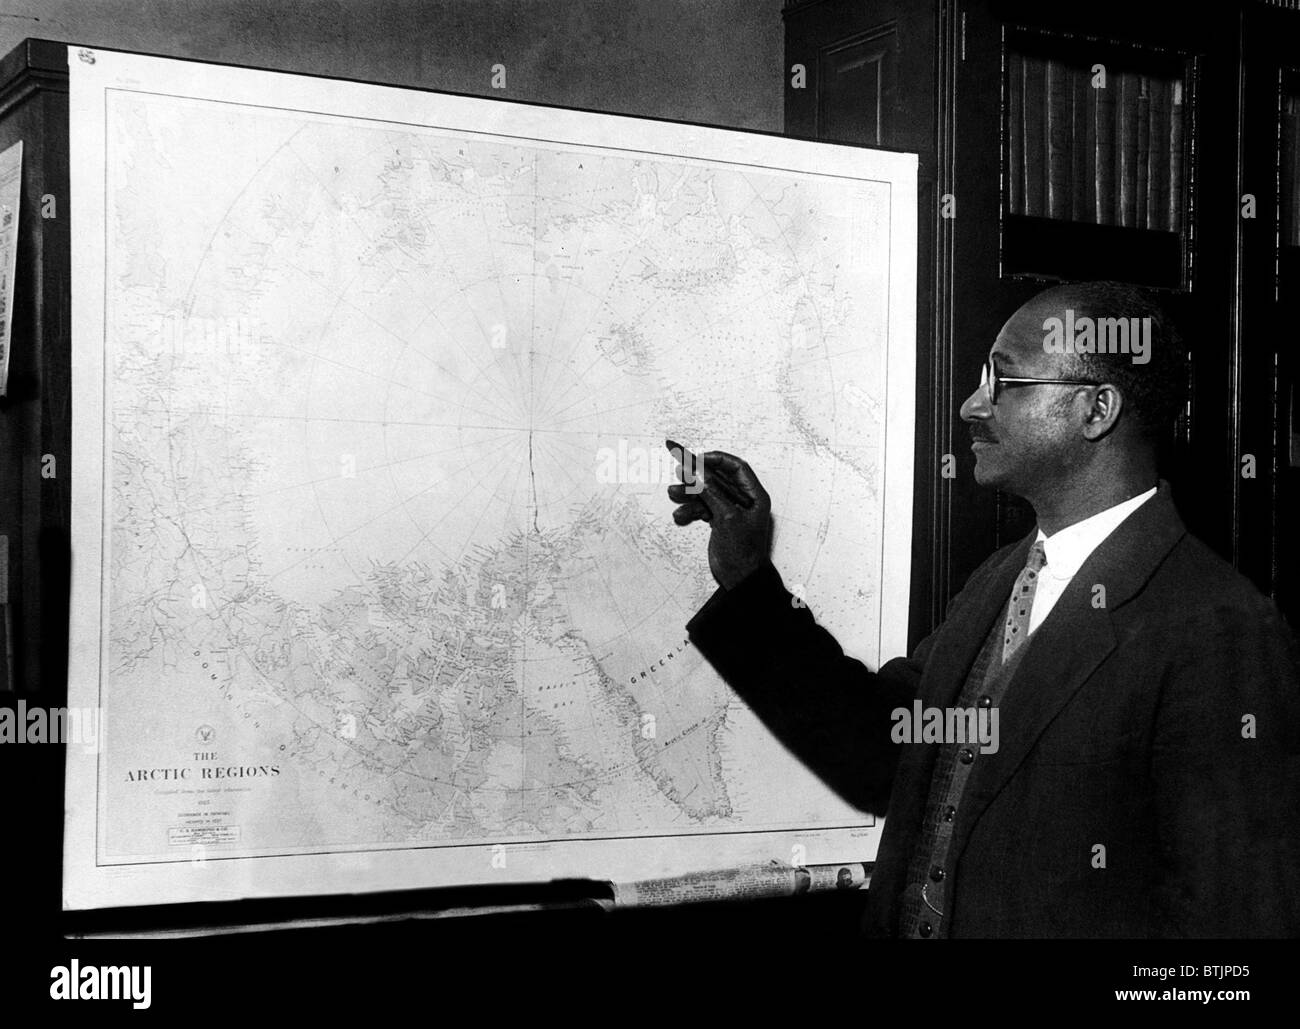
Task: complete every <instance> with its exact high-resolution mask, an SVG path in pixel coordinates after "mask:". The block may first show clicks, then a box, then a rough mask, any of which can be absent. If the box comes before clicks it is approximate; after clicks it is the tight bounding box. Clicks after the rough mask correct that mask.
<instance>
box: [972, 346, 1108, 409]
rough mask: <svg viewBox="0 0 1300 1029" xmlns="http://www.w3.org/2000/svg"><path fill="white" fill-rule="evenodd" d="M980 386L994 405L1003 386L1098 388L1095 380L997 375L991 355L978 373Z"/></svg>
mask: <svg viewBox="0 0 1300 1029" xmlns="http://www.w3.org/2000/svg"><path fill="white" fill-rule="evenodd" d="M980 385H981V386H983V387H984V392H985V393H986V394H987V396H988V398H989V403H990V404H996V403H997V402H998V397H999V396H1001V394H1002V389H1003V387H1005V386H1100V385H1101V383H1100V382H1098V381H1096V380H1095V379H1031V378H1024V377H1017V376H1011V375H999V374H998V368H997V365H995V364H994V363H993V357H992V355H989V359H988V360H987V361H985V362H984V369H983V371H982V372H981V373H980Z"/></svg>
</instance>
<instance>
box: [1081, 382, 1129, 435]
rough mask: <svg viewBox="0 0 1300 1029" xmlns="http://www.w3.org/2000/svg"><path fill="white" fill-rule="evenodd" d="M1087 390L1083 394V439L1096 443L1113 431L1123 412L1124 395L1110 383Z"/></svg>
mask: <svg viewBox="0 0 1300 1029" xmlns="http://www.w3.org/2000/svg"><path fill="white" fill-rule="evenodd" d="M1088 389H1089V391H1088V392H1086V393H1084V394H1083V402H1084V404H1086V405H1087V408H1086V410H1085V412H1084V420H1083V436H1084V439H1088V440H1092V441H1093V442H1096V441H1097V440H1100V439H1103V438H1105V437H1106V436H1108V435H1110V433H1112V432H1114V431H1115V427H1116V426H1117V425H1118V424H1119V419H1120V415H1121V414H1122V413H1123V410H1124V395H1123V394H1122V393H1120V391H1119V387H1118V386H1116V385H1115V384H1114V383H1110V382H1104V383H1102V384H1101V385H1100V386H1090V387H1089V388H1088Z"/></svg>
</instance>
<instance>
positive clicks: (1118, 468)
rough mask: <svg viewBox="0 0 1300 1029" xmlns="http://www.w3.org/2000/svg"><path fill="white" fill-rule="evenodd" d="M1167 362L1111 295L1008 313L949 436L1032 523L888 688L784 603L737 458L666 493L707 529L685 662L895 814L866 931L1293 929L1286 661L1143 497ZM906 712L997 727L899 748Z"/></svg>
mask: <svg viewBox="0 0 1300 1029" xmlns="http://www.w3.org/2000/svg"><path fill="white" fill-rule="evenodd" d="M1100 318H1124V319H1134V318H1136V319H1138V321H1137V322H1132V321H1129V322H1127V323H1126V324H1127V325H1128V326H1129V327H1133V328H1137V329H1138V330H1139V331H1140V332H1142V333H1143V335H1142V337H1141V338H1136V337H1135V338H1132V339H1130V341H1129V342H1130V346H1128V347H1126V348H1124V350H1122V351H1121V350H1120V349H1119V345H1118V338H1117V337H1116V336H1114V335H1113V334H1112V336H1111V337H1110V339H1109V340H1108V342H1109V344H1110V347H1111V349H1110V350H1109V351H1108V352H1104V353H1078V352H1072V350H1073V349H1074V348H1072V347H1071V345H1070V343H1071V340H1064V339H1063V338H1062V332H1061V331H1060V330H1061V326H1064V325H1067V324H1069V325H1072V326H1073V327H1074V330H1075V332H1076V333H1077V332H1079V331H1080V330H1079V328H1078V327H1079V326H1081V325H1086V324H1088V323H1087V322H1086V321H1085V319H1092V320H1093V321H1092V326H1093V328H1094V332H1095V330H1096V329H1097V328H1099V327H1100V325H1101V323H1099V322H1098V321H1097V319H1100ZM1053 319H1057V320H1059V321H1053ZM1143 319H1147V320H1145V321H1144V320H1143ZM1117 327H1118V323H1109V328H1111V329H1115V328H1117ZM1093 339H1094V343H1093V344H1092V346H1097V345H1099V344H1100V345H1103V346H1104V345H1105V344H1106V342H1107V341H1102V340H1100V339H1097V337H1096V335H1095V334H1094V337H1093ZM1083 340H1084V337H1083V336H1082V335H1080V336H1079V342H1080V343H1082V342H1083ZM1138 344H1143V345H1144V346H1143V349H1141V350H1139V349H1138ZM1182 368H1183V361H1182V353H1181V348H1180V346H1179V344H1178V342H1177V337H1176V335H1175V334H1174V333H1173V332H1172V329H1171V328H1170V327H1169V326H1168V325H1167V323H1166V321H1165V319H1164V317H1163V315H1162V313H1161V312H1160V310H1159V309H1158V308H1156V307H1154V306H1153V305H1152V304H1151V303H1150V302H1149V301H1147V300H1146V299H1145V298H1144V297H1143V296H1142V295H1141V294H1139V293H1138V292H1137V291H1135V290H1132V289H1130V288H1128V287H1124V286H1120V285H1118V284H1114V283H1089V284H1080V285H1075V286H1061V287H1056V288H1053V289H1049V290H1047V291H1046V292H1044V293H1042V294H1040V295H1039V296H1037V297H1035V298H1034V299H1033V300H1031V301H1030V302H1029V303H1027V304H1025V305H1024V306H1023V307H1022V308H1020V309H1019V310H1018V311H1016V313H1015V314H1014V315H1012V317H1011V318H1010V320H1008V321H1007V323H1006V325H1005V326H1003V328H1002V331H1001V332H1000V333H999V334H998V337H997V340H996V341H995V343H994V344H993V347H992V350H991V351H990V354H989V360H988V363H987V364H986V366H985V370H984V379H983V381H982V382H981V384H980V386H979V387H978V388H977V389H976V390H975V391H974V392H973V393H971V395H970V396H969V397H968V398H967V399H966V401H965V403H964V404H963V405H962V409H961V416H962V419H963V420H964V421H965V422H966V423H967V424H968V425H969V427H970V431H971V436H972V439H973V443H972V448H973V450H974V453H975V458H976V467H975V476H976V480H977V481H978V482H979V483H980V484H982V485H985V486H995V487H998V488H1000V489H1003V490H1006V491H1008V492H1010V493H1014V494H1016V495H1018V496H1021V497H1024V498H1025V499H1026V500H1027V501H1029V503H1030V504H1032V505H1033V507H1034V510H1035V513H1036V514H1037V517H1038V526H1037V528H1036V529H1035V530H1034V531H1033V532H1032V533H1030V535H1029V536H1027V537H1026V538H1025V539H1023V540H1021V541H1020V542H1018V543H1014V544H1012V545H1010V546H1007V547H1004V548H1003V549H1001V550H999V551H998V552H997V553H995V554H994V555H993V556H992V557H990V558H989V559H988V560H987V561H985V562H984V564H983V565H981V566H980V568H979V569H977V570H976V571H975V573H974V574H973V575H972V576H971V578H970V580H969V581H968V582H967V584H966V586H965V588H964V589H963V590H962V591H961V592H960V593H959V594H958V595H957V597H956V598H954V599H953V601H952V602H951V604H950V605H949V607H948V611H947V614H946V617H945V620H944V622H943V624H942V625H941V626H940V627H939V628H938V629H937V630H936V631H935V632H934V633H933V634H931V635H930V636H929V637H927V638H926V639H925V640H924V641H923V642H922V643H921V644H920V645H919V646H918V647H917V648H916V650H915V652H914V653H913V654H912V655H911V657H909V658H896V659H894V660H892V661H890V662H888V663H887V664H885V665H883V666H882V667H881V668H880V670H879V672H878V673H872V672H871V671H869V670H868V669H867V668H865V667H864V666H863V665H862V664H860V663H859V662H857V661H855V660H853V659H851V658H849V657H846V656H845V655H844V654H843V652H842V651H841V649H840V647H839V645H838V644H837V643H836V642H835V640H834V639H833V638H832V637H831V636H830V634H829V633H827V632H826V631H825V630H824V629H822V628H820V627H819V626H817V624H816V622H815V620H814V617H813V614H812V612H811V611H810V610H809V609H807V608H806V607H804V606H803V605H800V604H796V603H792V600H791V597H790V595H789V593H788V592H787V591H786V590H785V588H784V586H783V584H782V581H781V577H780V575H779V573H778V572H777V571H776V569H775V568H774V567H773V566H772V563H771V560H770V548H771V538H772V517H771V506H770V499H769V497H768V495H767V493H766V492H765V491H764V489H763V487H762V485H761V484H760V483H759V481H758V478H757V477H756V476H755V474H754V472H753V471H752V470H751V469H750V468H749V466H748V465H747V464H745V462H743V461H742V460H740V459H739V458H736V457H733V456H731V455H728V454H723V453H720V452H712V453H708V454H704V455H702V457H701V459H702V462H703V475H702V476H701V481H700V482H698V483H694V484H693V485H692V487H691V490H690V491H688V489H687V486H685V485H681V484H678V485H674V486H671V487H669V490H668V492H669V497H670V499H672V500H673V501H674V502H676V503H678V504H679V505H680V506H679V507H678V508H677V510H676V511H674V519H675V521H676V522H677V523H678V524H679V525H687V524H689V523H691V522H693V521H696V520H703V521H706V522H707V523H708V525H709V527H710V534H709V549H708V554H709V566H710V568H711V570H712V572H713V574H714V577H715V578H716V579H717V581H718V583H719V586H720V588H719V589H718V591H717V592H716V593H715V594H714V596H713V597H712V598H711V599H710V600H709V602H708V603H707V604H706V605H705V606H704V607H703V608H702V609H701V610H700V612H699V613H698V614H696V616H695V617H694V618H693V619H692V620H691V621H690V623H689V624H688V626H687V629H688V631H689V633H690V636H691V641H692V642H693V643H694V644H695V645H696V646H697V647H698V648H699V649H700V652H701V653H702V654H703V655H704V656H705V657H706V658H707V659H708V660H709V661H710V662H711V663H712V664H713V665H714V667H715V668H717V669H718V671H719V672H720V673H721V674H722V675H723V677H724V678H725V679H726V680H727V681H728V682H729V683H730V684H731V685H732V687H733V688H734V689H736V690H737V691H738V692H739V693H740V694H741V695H742V696H743V697H744V699H745V700H746V701H747V702H748V703H749V704H750V706H751V707H752V708H753V709H754V710H755V712H756V713H757V714H758V715H759V716H760V717H761V718H762V719H763V720H764V722H765V723H766V724H767V725H768V726H770V727H771V728H772V729H773V730H774V731H775V732H776V733H777V734H778V735H779V736H780V737H781V738H782V739H783V741H784V742H785V743H786V745H787V746H789V747H790V748H791V749H792V750H793V751H794V752H795V753H796V754H798V755H799V756H800V757H801V758H802V759H803V760H804V761H805V762H806V763H807V764H808V765H809V766H810V767H811V768H813V769H814V770H815V771H816V772H817V773H818V774H819V775H820V776H821V777H822V778H823V779H824V780H825V781H826V782H827V783H829V784H830V785H831V786H832V787H834V788H835V789H836V790H837V791H839V792H840V793H841V794H842V795H843V796H845V797H846V798H848V799H850V800H851V801H853V802H854V803H856V804H857V805H859V806H860V807H862V808H863V809H865V810H870V811H873V812H876V813H886V820H885V828H884V831H883V834H882V838H881V842H880V850H879V853H878V856H877V862H876V867H875V872H874V875H873V878H872V883H871V887H870V892H869V899H868V907H867V912H866V916H865V919H864V929H865V930H866V931H867V932H868V933H869V934H871V935H891V936H903V937H910V938H917V939H927V938H942V937H962V936H1010V937H1024V936H1031V937H1044V936H1064V937H1091V936H1127V937H1135V936H1161V937H1165V936H1228V937H1233V936H1287V935H1292V936H1294V935H1296V934H1297V933H1300V914H1298V912H1300V845H1297V822H1300V818H1298V816H1300V769H1298V765H1300V758H1298V755H1300V687H1298V685H1297V654H1296V650H1295V644H1294V641H1293V637H1292V636H1291V633H1290V632H1289V630H1288V629H1287V628H1286V627H1285V625H1284V623H1283V622H1282V621H1281V619H1280V617H1279V615H1278V612H1277V610H1276V608H1275V607H1274V606H1273V605H1272V604H1271V603H1270V602H1269V601H1268V600H1267V599H1266V598H1264V597H1263V596H1262V595H1260V594H1259V593H1258V592H1257V591H1256V590H1255V589H1254V587H1253V586H1252V585H1251V584H1250V583H1249V582H1247V581H1246V580H1245V579H1244V578H1242V577H1241V576H1240V575H1238V574H1237V573H1236V572H1235V571H1234V570H1233V569H1232V568H1231V567H1230V566H1229V565H1227V564H1226V563H1225V562H1223V561H1222V560H1221V559H1219V558H1218V557H1217V556H1216V555H1215V554H1214V553H1212V552H1211V551H1210V550H1209V549H1208V548H1207V547H1206V546H1205V545H1204V544H1202V543H1201V542H1200V541H1198V540H1197V539H1195V538H1194V537H1192V536H1190V535H1188V534H1187V532H1186V530H1185V528H1184V527H1183V525H1182V523H1181V521H1180V520H1179V517H1178V515H1177V513H1176V512H1175V510H1174V505H1173V502H1172V500H1171V497H1170V490H1169V486H1168V484H1167V483H1164V482H1159V481H1158V477H1157V472H1156V453H1157V450H1158V443H1159V439H1160V436H1161V435H1162V434H1163V433H1166V432H1167V431H1168V429H1169V427H1170V426H1171V424H1172V422H1173V418H1174V415H1175V412H1176V410H1177V404H1178V396H1179V392H1180V390H1179V387H1180V386H1181V384H1182V382H1183V381H1184V380H1183V373H1182ZM917 699H919V700H920V701H921V703H922V705H923V706H924V708H939V709H950V708H954V707H956V708H959V709H974V710H975V711H976V712H978V711H980V710H983V711H985V712H986V713H990V714H991V713H992V711H993V710H996V712H997V714H998V715H999V718H998V720H997V723H996V724H997V725H998V727H999V730H1000V732H999V736H1000V739H999V740H998V741H997V743H998V745H997V747H996V749H993V748H988V747H980V746H979V745H978V744H977V743H971V744H970V745H966V744H965V743H964V742H963V741H958V740H948V741H946V742H943V743H935V742H930V743H925V742H921V741H920V740H914V741H905V742H899V743H896V742H894V739H893V736H894V735H896V734H894V733H893V732H892V730H893V728H894V726H895V724H896V720H895V719H894V718H893V713H894V712H895V711H896V710H898V709H906V710H909V711H910V710H911V709H912V705H913V701H914V700H917Z"/></svg>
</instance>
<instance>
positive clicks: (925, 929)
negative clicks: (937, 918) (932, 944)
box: [916, 922, 934, 940]
mask: <svg viewBox="0 0 1300 1029" xmlns="http://www.w3.org/2000/svg"><path fill="white" fill-rule="evenodd" d="M916 931H917V932H918V933H920V934H921V937H922V938H923V939H927V940H928V939H929V938H930V934H931V933H932V932H934V926H932V925H931V924H930V923H929V922H922V923H921V924H920V925H919V926H917V927H916Z"/></svg>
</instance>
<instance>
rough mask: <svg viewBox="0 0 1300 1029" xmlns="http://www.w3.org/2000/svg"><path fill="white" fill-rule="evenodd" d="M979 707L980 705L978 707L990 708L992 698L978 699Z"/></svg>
mask: <svg viewBox="0 0 1300 1029" xmlns="http://www.w3.org/2000/svg"><path fill="white" fill-rule="evenodd" d="M979 705H980V707H992V706H993V698H992V697H988V696H984V697H980V699H979Z"/></svg>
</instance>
